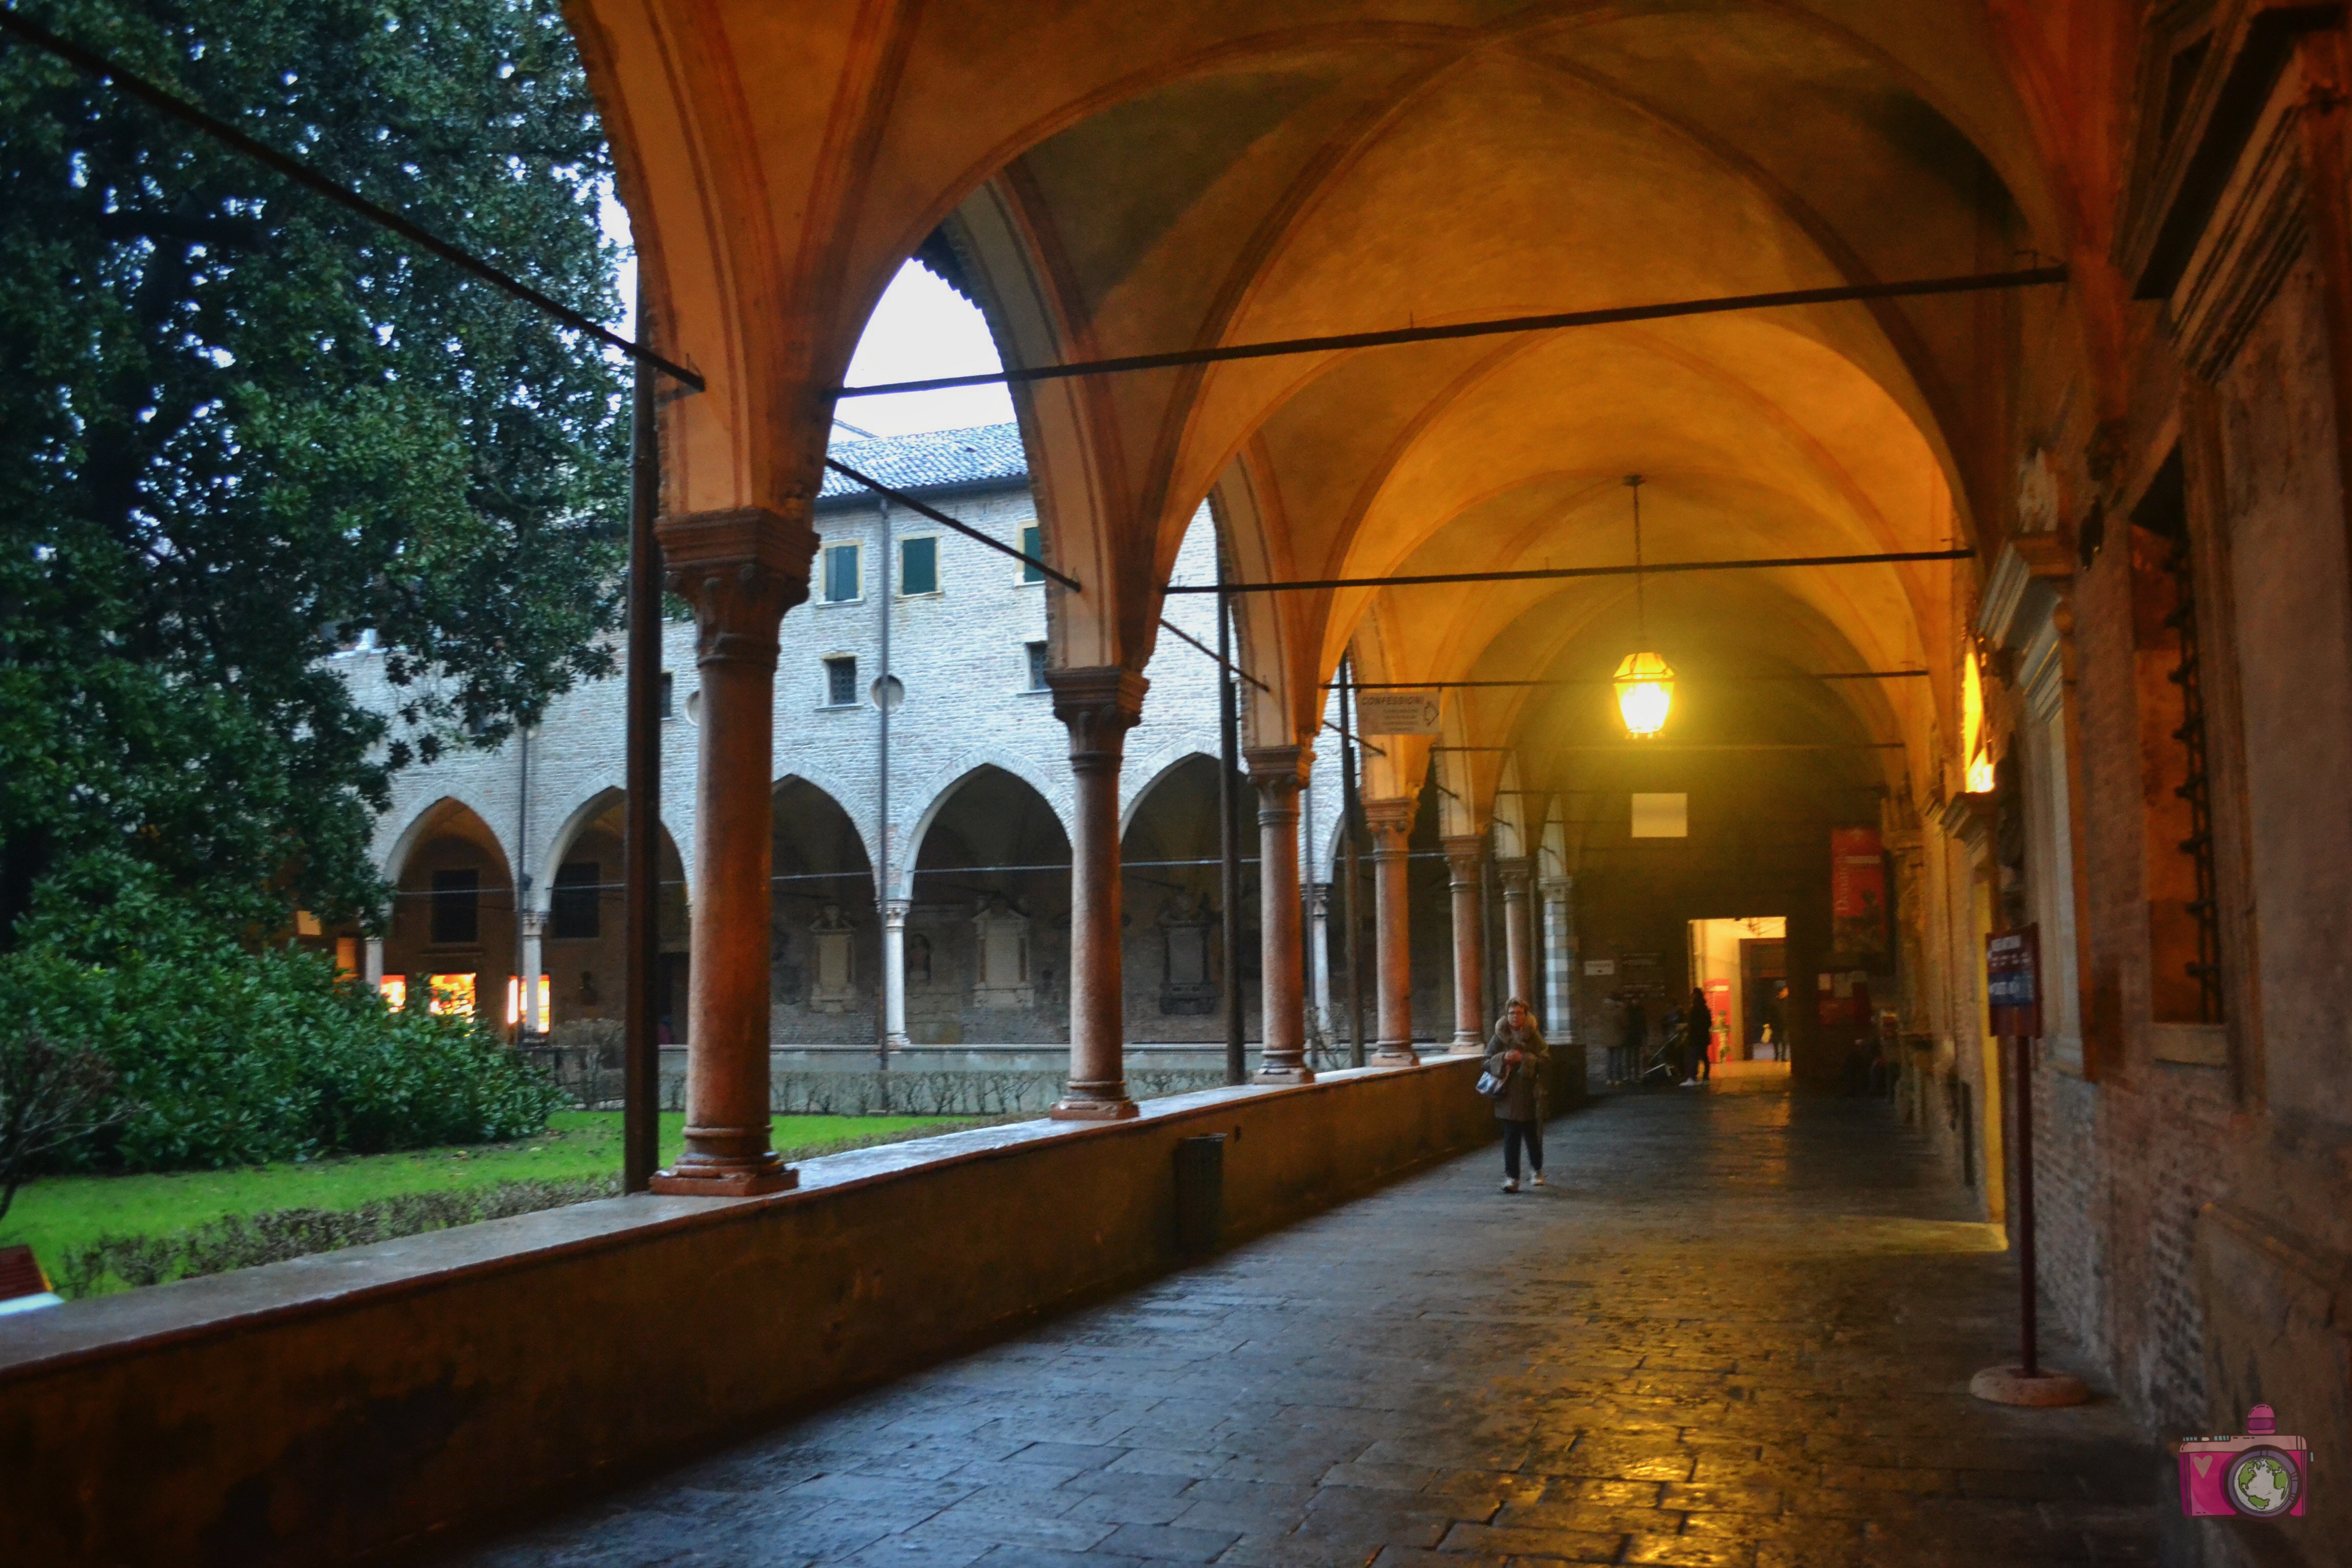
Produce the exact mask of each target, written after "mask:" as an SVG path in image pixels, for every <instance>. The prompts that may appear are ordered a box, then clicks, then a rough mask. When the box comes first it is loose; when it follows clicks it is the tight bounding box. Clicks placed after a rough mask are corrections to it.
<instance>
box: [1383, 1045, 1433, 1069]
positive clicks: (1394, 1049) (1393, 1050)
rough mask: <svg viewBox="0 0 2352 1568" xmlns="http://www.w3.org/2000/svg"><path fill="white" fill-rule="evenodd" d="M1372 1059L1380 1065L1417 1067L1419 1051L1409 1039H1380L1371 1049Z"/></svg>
mask: <svg viewBox="0 0 2352 1568" xmlns="http://www.w3.org/2000/svg"><path fill="white" fill-rule="evenodd" d="M1372 1061H1373V1062H1374V1064H1375V1065H1377V1066H1380V1067H1408V1068H1410V1067H1419V1066H1420V1065H1421V1053H1420V1052H1419V1051H1416V1050H1414V1049H1413V1048H1412V1043H1411V1042H1410V1041H1403V1040H1382V1041H1381V1043H1380V1044H1379V1045H1378V1046H1376V1047H1373V1049H1372Z"/></svg>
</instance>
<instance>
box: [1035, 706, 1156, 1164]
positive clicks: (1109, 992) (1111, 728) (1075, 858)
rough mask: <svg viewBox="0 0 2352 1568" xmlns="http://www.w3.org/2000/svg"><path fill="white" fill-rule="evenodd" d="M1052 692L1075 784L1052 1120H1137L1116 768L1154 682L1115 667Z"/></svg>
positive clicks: (1055, 714)
mask: <svg viewBox="0 0 2352 1568" xmlns="http://www.w3.org/2000/svg"><path fill="white" fill-rule="evenodd" d="M1045 684H1046V686H1047V687H1049V688H1050V689H1052V690H1053V693H1054V717H1055V718H1056V719H1059V720H1060V721H1062V722H1063V723H1064V724H1065V725H1067V726H1068V728H1069V731H1070V772H1071V773H1074V774H1075V775H1076V784H1077V787H1076V808H1075V810H1074V812H1073V814H1072V815H1073V816H1074V818H1075V821H1074V823H1073V829H1074V830H1073V832H1072V833H1071V835H1070V1086H1069V1090H1068V1092H1067V1093H1066V1094H1064V1095H1063V1097H1062V1098H1061V1100H1059V1101H1057V1102H1056V1103H1055V1106H1054V1110H1053V1114H1054V1115H1055V1117H1056V1118H1059V1119H1060V1120H1063V1121H1118V1120H1120V1119H1122V1118H1125V1117H1129V1116H1133V1115H1134V1114H1135V1101H1133V1100H1129V1098H1128V1097H1127V1072H1126V1068H1125V1066H1124V1063H1123V1059H1122V1058H1123V1055H1124V1047H1125V1033H1124V1031H1125V1023H1126V1020H1125V1016H1124V1012H1125V1006H1126V996H1125V993H1124V992H1123V990H1122V989H1121V984H1120V976H1119V934H1120V933H1119V927H1120V923H1121V921H1120V917H1119V888H1118V768H1119V763H1120V760H1121V758H1122V756H1123V754H1124V752H1125V750H1126V746H1127V732H1128V731H1129V730H1130V729H1133V728H1134V727H1135V722H1136V721H1137V720H1139V719H1140V718H1141V717H1142V716H1143V693H1144V691H1145V689H1147V687H1148V686H1149V685H1150V682H1148V681H1146V680H1145V679H1143V677H1141V676H1139V675H1138V674H1136V673H1135V672H1134V671H1133V670H1130V669H1122V668H1119V667H1118V666H1116V665H1113V666H1109V667H1108V668H1096V669H1049V670H1047V671H1046V672H1045Z"/></svg>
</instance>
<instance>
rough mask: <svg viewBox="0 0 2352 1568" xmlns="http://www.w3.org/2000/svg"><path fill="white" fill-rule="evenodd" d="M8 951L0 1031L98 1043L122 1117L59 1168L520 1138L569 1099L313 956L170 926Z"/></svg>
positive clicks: (167, 1164) (466, 1025)
mask: <svg viewBox="0 0 2352 1568" xmlns="http://www.w3.org/2000/svg"><path fill="white" fill-rule="evenodd" d="M113 959H114V961H113V962H111V963H87V962H79V961H77V960H76V959H74V958H73V957H70V956H68V953H67V952H64V951H62V950H61V949H59V948H58V947H55V946H50V945H47V944H28V945H26V946H24V947H20V948H19V949H18V950H17V951H16V952H11V953H8V954H6V955H5V957H0V1031H7V1032H9V1033H11V1034H18V1033H24V1032H29V1031H37V1032H38V1033H40V1034H41V1035H43V1036H44V1037H47V1038H48V1039H49V1040H51V1041H52V1042H55V1043H57V1044H58V1045H61V1046H72V1045H83V1044H87V1045H89V1046H92V1047H96V1048H97V1049H98V1050H99V1051H100V1054H102V1055H103V1056H104V1057H105V1058H106V1059H107V1061H108V1063H109V1064H110V1066H111V1067H112V1068H113V1069H114V1072H115V1079H116V1082H115V1092H116V1094H117V1095H118V1096H119V1098H120V1102H121V1103H120V1106H119V1109H120V1110H121V1113H122V1114H121V1117H120V1119H119V1121H117V1122H116V1124H115V1125H113V1126H111V1127H109V1128H107V1129H105V1130H104V1131H100V1132H98V1133H96V1134H94V1135H93V1136H92V1137H91V1138H89V1140H87V1141H85V1142H83V1143H82V1144H81V1145H79V1146H77V1147H76V1148H75V1149H73V1150H72V1151H70V1152H69V1153H68V1156H67V1157H66V1158H65V1159H63V1160H62V1161H60V1162H58V1164H59V1166H60V1167H61V1168H64V1169H79V1170H130V1171H166V1170H177V1169H188V1168H192V1167H209V1166H221V1165H237V1164H259V1163H264V1162H267V1161H271V1160H296V1159H308V1158H310V1157H313V1156H316V1155H320V1154H326V1153H335V1152H350V1153H376V1152H383V1151H385V1150H391V1149H406V1148H417V1147H423V1146H426V1145H431V1144H437V1143H477V1142H492V1141H496V1140H500V1139H508V1138H520V1137H523V1136H526V1135H528V1134H530V1133H532V1132H536V1131H539V1130H540V1129H541V1128H543V1127H545V1126H546V1125H547V1118H548V1116H549V1114H550V1113H551V1112H552V1111H555V1110H560V1109H561V1108H562V1106H563V1105H564V1104H565V1102H566V1097H565V1096H564V1095H563V1093H562V1090H560V1089H557V1088H556V1086H555V1085H554V1084H553V1083H552V1082H551V1081H550V1080H549V1079H548V1078H547V1075H546V1074H544V1073H542V1072H541V1071H539V1070H538V1069H537V1068H532V1067H530V1065H529V1064H527V1063H525V1062H523V1061H522V1060H520V1058H517V1057H516V1056H515V1054H514V1053H513V1052H512V1051H510V1050H509V1049H507V1047H505V1046H504V1045H503V1044H501V1043H500V1042H499V1040H497V1039H496V1038H495V1037H492V1036H490V1035H489V1034H488V1033H487V1032H486V1031H484V1030H483V1029H481V1028H480V1027H479V1026H477V1025H476V1024H475V1023H474V1022H473V1020H471V1019H467V1018H452V1017H434V1016H428V1015H426V1014H425V1013H423V1012H421V1011H418V1012H398V1013H395V1012H393V1011H391V1010H389V1009H387V1008H386V1007H385V1006H384V1005H383V1001H382V999H381V998H379V997H377V996H376V995H374V994H372V993H371V992H369V991H368V990H367V989H366V988H364V987H363V986H361V985H358V984H354V983H352V981H350V980H348V979H345V978H339V977H338V976H337V974H336V973H335V968H334V965H333V963H331V962H330V961H329V960H327V959H325V958H322V957H320V956H318V955H316V954H311V953H305V952H292V951H288V950H284V949H275V948H268V949H263V950H261V951H259V952H252V951H247V950H245V949H242V948H239V947H237V946H236V945H234V944H232V943H229V942H207V941H205V940H204V939H203V938H202V937H199V936H195V935H193V934H181V935H173V934H171V933H163V934H160V935H159V936H158V937H156V938H155V939H153V940H151V941H148V942H142V943H141V944H139V945H138V946H136V947H126V948H124V949H122V950H120V951H119V952H116V953H115V954H114V955H113Z"/></svg>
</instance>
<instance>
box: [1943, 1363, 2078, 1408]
mask: <svg viewBox="0 0 2352 1568" xmlns="http://www.w3.org/2000/svg"><path fill="white" fill-rule="evenodd" d="M1969 1393H1970V1394H1975V1395H1976V1396H1977V1397H1978V1398H1979V1399H1981V1400H1984V1401H1986V1402H1987V1403H1988V1404H1992V1405H2027V1406H2030V1407H2032V1408H2033V1409H2037V1410H2050V1409H2055V1408H2057V1407H2058V1406H2060V1405H2081V1404H2083V1403H2084V1401H2086V1400H2088V1399H2089V1398H2090V1397H2091V1391H2090V1389H2088V1388H2087V1387H2085V1386H2084V1383H2083V1380H2082V1379H2081V1378H2079V1377H2069V1376H2067V1375H2066V1374H2065V1373H2063V1372H2052V1371H2050V1370H2049V1369H2048V1368H2047V1367H2044V1368H2042V1369H2041V1370H2039V1371H2037V1372H2035V1373H2032V1375H2030V1376H2029V1375H2028V1374H2027V1373H2026V1370H2025V1369H2024V1368H2023V1367H2021V1366H1989V1367H1987V1368H1985V1369H1984V1370H1983V1371H1982V1372H1980V1373H1977V1374H1976V1375H1975V1376H1974V1377H1972V1378H1970V1379H1969Z"/></svg>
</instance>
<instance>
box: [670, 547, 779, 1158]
mask: <svg viewBox="0 0 2352 1568" xmlns="http://www.w3.org/2000/svg"><path fill="white" fill-rule="evenodd" d="M661 543H662V551H663V553H664V556H665V557H666V559H667V563H668V567H669V587H670V591H671V592H672V593H674V594H677V595H679V596H680V597H681V598H683V599H685V600H686V601H687V603H688V604H690V605H693V606H694V618H695V626H696V628H697V633H698V635H697V637H696V643H695V647H696V659H695V663H696V666H697V668H698V669H699V670H700V672H701V684H702V707H701V715H700V723H699V725H698V729H697V731H696V745H697V749H698V756H697V769H696V775H695V823H694V866H695V872H696V887H695V889H694V926H693V935H692V950H693V955H694V957H693V964H692V974H691V977H690V980H689V982H688V994H687V1049H686V1152H685V1154H684V1155H683V1156H681V1157H680V1158H679V1160H678V1162H677V1165H676V1166H674V1167H673V1168H671V1169H669V1170H667V1171H663V1172H660V1173H657V1174H656V1175H655V1177H654V1179H653V1190H654V1191H655V1192H657V1193H674V1194H676V1193H682V1194H700V1195H705V1196H710V1197H742V1196H747V1195H750V1194H755V1193H772V1192H781V1191H782V1190H783V1189H784V1188H786V1187H790V1186H793V1185H794V1184H796V1183H797V1182H798V1180H799V1178H798V1176H797V1175H795V1174H794V1173H793V1172H791V1171H788V1170H786V1169H785V1168H784V1164H783V1162H782V1160H780V1159H778V1158H777V1157H776V1152H775V1150H774V1149H773V1148H772V1147H771V1145H770V1139H769V1121H768V893H769V889H768V877H769V871H770V865H771V855H772V839H771V834H772V826H773V825H772V796H771V795H770V793H769V791H770V789H771V787H772V763H773V760H774V736H775V723H776V706H775V689H776V625H777V623H778V622H779V621H780V620H782V618H783V614H784V612H785V611H786V610H788V609H790V608H792V607H793V605H797V604H799V603H800V602H801V601H802V600H803V599H805V598H807V597H808V573H809V560H810V557H811V556H813V555H814V553H815V551H816V534H815V532H814V531H813V530H812V529H811V528H810V527H809V525H808V521H807V515H806V509H805V503H803V507H802V509H801V510H798V511H796V512H795V513H794V515H793V516H790V517H787V516H785V515H783V514H782V513H780V512H775V511H771V510H767V509H766V508H764V507H749V508H744V509H741V510H735V511H725V512H705V513H699V514H697V515H694V516H690V517H682V518H672V519H668V520H666V521H664V522H663V523H662V525H661Z"/></svg>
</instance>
